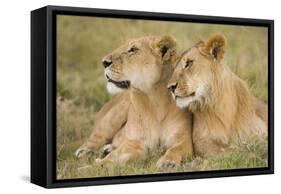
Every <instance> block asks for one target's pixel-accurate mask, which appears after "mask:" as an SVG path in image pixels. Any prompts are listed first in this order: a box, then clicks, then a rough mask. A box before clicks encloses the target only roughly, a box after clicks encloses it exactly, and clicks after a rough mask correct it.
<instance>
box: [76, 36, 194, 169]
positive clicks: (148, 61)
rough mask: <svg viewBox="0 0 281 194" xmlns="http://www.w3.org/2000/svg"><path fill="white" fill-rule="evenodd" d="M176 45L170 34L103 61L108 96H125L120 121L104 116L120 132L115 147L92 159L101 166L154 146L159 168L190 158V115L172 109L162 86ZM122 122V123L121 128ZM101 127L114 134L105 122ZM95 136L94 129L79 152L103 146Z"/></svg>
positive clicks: (140, 40)
mask: <svg viewBox="0 0 281 194" xmlns="http://www.w3.org/2000/svg"><path fill="white" fill-rule="evenodd" d="M175 46H176V43H175V40H174V39H173V38H171V37H170V36H161V37H159V36H147V37H142V38H138V39H134V40H131V41H129V42H127V43H126V44H124V45H122V46H120V47H119V48H117V49H116V50H114V51H113V52H112V53H110V54H109V55H107V56H106V57H104V59H103V65H104V67H105V76H106V78H107V80H108V84H107V88H108V90H109V92H111V93H116V92H120V91H123V90H124V89H125V90H127V91H126V93H125V94H124V95H125V97H127V104H126V105H125V111H121V112H122V115H121V116H120V119H118V113H117V112H116V115H115V117H109V118H114V122H118V123H119V125H118V127H117V128H120V127H121V128H122V129H121V132H122V134H121V135H119V136H118V138H117V139H119V141H117V142H118V143H117V145H115V146H114V147H115V149H114V150H113V151H111V152H110V153H109V154H108V155H107V156H106V157H105V158H104V159H98V160H97V162H98V163H100V164H101V165H110V164H113V163H118V164H127V163H128V162H131V161H134V160H136V159H139V158H142V157H145V156H147V154H146V153H147V151H148V150H155V149H156V148H157V147H158V146H159V145H161V146H162V147H164V148H166V153H165V154H164V155H163V156H162V157H161V158H160V159H159V160H158V162H157V166H158V167H159V168H162V167H166V166H170V165H172V166H175V165H180V163H181V161H182V159H183V158H185V157H187V156H191V155H192V153H193V145H192V139H191V136H192V134H191V133H192V132H191V130H192V118H191V115H190V113H189V112H188V111H183V110H180V109H179V108H177V106H176V104H175V102H174V101H173V100H172V98H171V95H170V93H169V91H168V90H167V88H166V86H167V83H168V80H169V78H170V76H171V74H172V65H171V62H172V59H173V57H174V56H175ZM128 88H130V89H129V90H128ZM128 94H129V95H128ZM125 97H124V96H123V97H122V96H121V97H120V99H124V98H125ZM125 100H126V98H125ZM128 104H129V106H128ZM114 107H115V106H114ZM114 107H113V108H114ZM119 107H120V106H119ZM123 113H126V115H123ZM124 118H126V122H125V124H124V125H122V126H121V125H120V124H121V123H123V122H124V121H123V119H124ZM120 120H121V121H120ZM105 124H106V125H108V126H109V128H110V129H114V130H115V131H116V129H117V128H116V127H115V125H114V126H113V125H111V121H110V120H108V121H107V123H105ZM99 129H100V130H101V131H103V129H102V128H99ZM112 131H113V130H112ZM98 133H99V131H96V130H95V131H94V132H93V135H92V136H91V138H90V140H88V141H87V142H86V144H84V145H83V146H82V149H84V150H86V149H89V150H90V149H91V148H89V147H90V146H88V145H93V144H95V143H94V142H95V141H98V142H100V140H99V138H100V139H103V143H104V142H105V141H104V138H103V136H102V137H101V135H97V134H98ZM111 135H112V133H111ZM120 138H121V140H120ZM114 139H116V138H114ZM89 142H90V143H89ZM99 145H101V144H100V143H99ZM87 146H88V147H87ZM80 150H81V149H80ZM78 151H79V150H78ZM78 154H79V152H78Z"/></svg>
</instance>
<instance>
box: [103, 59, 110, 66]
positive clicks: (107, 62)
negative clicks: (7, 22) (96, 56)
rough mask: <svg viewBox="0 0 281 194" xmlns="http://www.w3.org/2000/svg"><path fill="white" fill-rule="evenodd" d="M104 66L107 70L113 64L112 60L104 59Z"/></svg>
mask: <svg viewBox="0 0 281 194" xmlns="http://www.w3.org/2000/svg"><path fill="white" fill-rule="evenodd" d="M102 64H103V66H104V68H107V67H109V66H110V65H111V64H112V60H111V59H103V60H102Z"/></svg>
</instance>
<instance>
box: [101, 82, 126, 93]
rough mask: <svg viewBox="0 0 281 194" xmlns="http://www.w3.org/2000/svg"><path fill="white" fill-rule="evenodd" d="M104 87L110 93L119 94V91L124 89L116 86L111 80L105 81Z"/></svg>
mask: <svg viewBox="0 0 281 194" xmlns="http://www.w3.org/2000/svg"><path fill="white" fill-rule="evenodd" d="M106 88H107V91H108V92H109V93H110V94H112V95H114V94H119V93H121V92H123V91H124V90H126V89H124V88H120V87H117V86H116V85H115V84H114V83H112V82H107V85H106Z"/></svg>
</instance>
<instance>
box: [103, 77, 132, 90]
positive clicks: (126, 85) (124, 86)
mask: <svg viewBox="0 0 281 194" xmlns="http://www.w3.org/2000/svg"><path fill="white" fill-rule="evenodd" d="M105 76H106V79H107V81H108V82H111V83H113V84H114V85H115V86H117V87H118V88H122V89H128V88H129V87H130V81H128V80H125V81H115V80H113V79H111V78H110V77H109V76H108V75H105Z"/></svg>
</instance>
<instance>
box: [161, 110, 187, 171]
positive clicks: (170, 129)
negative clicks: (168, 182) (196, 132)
mask: <svg viewBox="0 0 281 194" xmlns="http://www.w3.org/2000/svg"><path fill="white" fill-rule="evenodd" d="M176 118H177V119H173V120H171V121H170V122H168V123H167V124H166V126H165V128H166V129H164V130H163V132H162V134H161V137H162V139H161V142H163V144H164V145H162V146H165V147H167V148H168V149H167V150H166V152H165V154H164V155H163V156H162V157H161V158H160V159H159V160H158V161H157V164H156V165H157V167H158V168H159V169H166V168H171V167H172V168H173V167H178V166H180V165H181V162H182V160H183V159H185V158H187V157H191V156H192V155H193V142H192V122H191V121H192V120H191V117H190V115H185V114H181V115H180V114H178V117H176Z"/></svg>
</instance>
